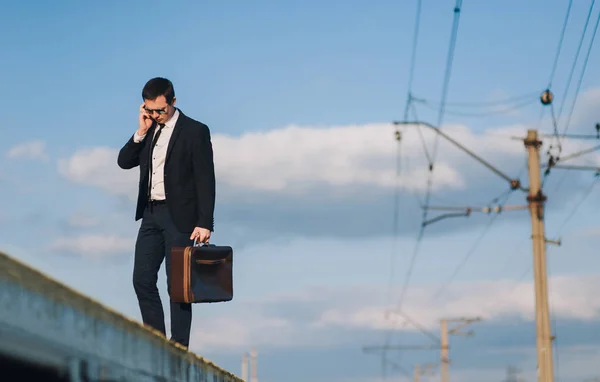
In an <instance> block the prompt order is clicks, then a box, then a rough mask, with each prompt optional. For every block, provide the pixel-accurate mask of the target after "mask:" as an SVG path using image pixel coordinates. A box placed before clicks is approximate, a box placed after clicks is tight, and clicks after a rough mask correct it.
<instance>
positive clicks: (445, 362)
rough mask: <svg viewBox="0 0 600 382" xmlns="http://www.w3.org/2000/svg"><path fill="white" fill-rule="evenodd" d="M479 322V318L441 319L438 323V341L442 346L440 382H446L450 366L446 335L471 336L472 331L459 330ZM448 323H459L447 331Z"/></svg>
mask: <svg viewBox="0 0 600 382" xmlns="http://www.w3.org/2000/svg"><path fill="white" fill-rule="evenodd" d="M477 321H481V318H480V317H474V318H443V319H442V320H441V322H440V332H441V333H440V339H441V344H442V346H441V347H442V352H441V353H442V354H441V366H440V377H441V379H442V382H448V381H449V379H448V378H449V376H448V374H449V373H448V369H449V366H450V357H449V354H448V353H449V350H450V346H449V344H448V335H449V334H453V335H456V336H472V335H473V331H468V332H461V331H460V330H461V329H463V328H464V327H466V326H467V325H470V324H471V323H473V322H477ZM450 322H459V323H460V324H459V325H457V326H456V327H454V328H452V329H450V330H448V323H450Z"/></svg>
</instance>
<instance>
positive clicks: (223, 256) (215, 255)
mask: <svg viewBox="0 0 600 382" xmlns="http://www.w3.org/2000/svg"><path fill="white" fill-rule="evenodd" d="M170 299H171V301H173V302H189V303H210V302H224V301H231V300H232V299H233V249H232V248H231V247H229V246H217V245H214V244H204V245H202V246H199V245H196V242H194V245H193V246H189V247H173V248H171V286H170Z"/></svg>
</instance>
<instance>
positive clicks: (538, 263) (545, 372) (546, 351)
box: [524, 130, 554, 382]
mask: <svg viewBox="0 0 600 382" xmlns="http://www.w3.org/2000/svg"><path fill="white" fill-rule="evenodd" d="M524 142H525V147H526V148H527V154H528V163H529V194H528V196H527V201H528V203H529V211H530V214H531V238H532V241H533V275H534V284H535V324H536V332H537V359H538V381H539V382H554V370H553V365H552V333H551V331H550V313H549V309H548V278H547V274H546V234H545V230H544V202H545V201H546V196H545V195H544V194H543V192H542V182H541V166H540V152H539V150H540V146H541V144H542V142H541V141H540V140H539V139H538V133H537V130H528V131H527V137H526V138H525V140H524Z"/></svg>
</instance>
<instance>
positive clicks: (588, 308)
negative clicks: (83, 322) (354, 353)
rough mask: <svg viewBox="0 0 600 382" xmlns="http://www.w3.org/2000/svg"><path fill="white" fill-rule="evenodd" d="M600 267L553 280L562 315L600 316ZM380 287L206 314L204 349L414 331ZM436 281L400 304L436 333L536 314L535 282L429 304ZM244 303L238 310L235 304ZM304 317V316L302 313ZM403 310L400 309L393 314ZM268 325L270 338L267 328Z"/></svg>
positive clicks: (453, 290) (452, 293)
mask: <svg viewBox="0 0 600 382" xmlns="http://www.w3.org/2000/svg"><path fill="white" fill-rule="evenodd" d="M599 282H600V274H598V275H594V276H585V277H556V278H552V279H551V280H550V283H551V284H550V285H551V288H552V297H553V299H552V303H553V308H554V314H555V315H556V317H558V318H559V319H565V318H566V319H576V320H584V321H589V320H595V319H598V318H600V295H598V293H597V292H596V289H597V285H598V283H599ZM382 289H383V288H381V289H378V288H375V287H364V286H362V287H358V286H357V287H355V288H350V289H343V290H324V289H321V290H310V291H301V292H300V293H298V294H294V295H281V296H277V297H271V298H269V299H265V300H264V301H254V302H244V303H238V304H236V305H235V307H231V308H230V309H234V311H233V312H232V311H229V310H228V313H227V315H224V316H221V315H217V316H212V317H206V318H203V322H202V325H201V326H200V327H199V328H198V329H197V330H195V332H194V338H195V339H194V341H193V342H194V343H196V344H198V345H197V346H199V350H203V349H209V350H213V351H214V350H215V349H223V350H225V349H226V350H227V351H234V349H244V348H248V347H250V346H259V347H260V346H264V347H269V348H272V347H275V348H278V347H297V346H302V345H310V346H314V347H322V346H331V345H333V344H337V345H341V343H340V342H342V343H343V342H344V341H347V340H349V339H348V338H344V336H343V335H340V332H345V333H350V332H356V331H373V330H384V329H389V328H392V327H393V328H395V329H397V330H404V331H413V332H414V331H416V330H417V328H416V327H415V326H413V325H411V324H409V323H406V322H404V323H403V322H402V321H404V320H403V319H398V320H397V319H393V317H392V319H386V311H388V310H389V308H388V307H386V306H384V305H383V304H380V303H378V302H377V301H374V298H373V296H377V295H378V293H381V290H382ZM432 295H433V288H429V287H428V288H419V289H418V288H413V289H412V290H411V292H410V293H409V295H407V299H406V302H405V305H404V307H403V311H404V312H405V313H406V314H407V315H408V316H409V317H410V319H412V320H415V321H417V322H418V323H419V324H420V325H421V326H423V327H425V328H428V329H430V330H432V331H433V332H437V331H438V330H439V319H440V318H441V317H454V316H456V312H460V315H461V316H479V317H482V318H483V320H484V321H483V323H484V324H485V323H486V322H490V321H498V320H504V319H506V318H510V317H513V318H520V319H524V320H528V321H532V320H533V319H534V308H535V304H534V298H533V296H534V292H533V286H532V283H531V282H522V283H518V284H516V283H515V282H513V281H496V282H474V283H467V284H462V285H454V286H450V287H449V292H448V293H447V294H446V295H445V297H444V299H443V300H440V301H437V302H436V303H435V304H433V303H431V297H432ZM237 309H240V310H237ZM300 317H302V318H300ZM395 317H400V316H395ZM265 332H269V333H270V336H269V337H268V338H267V337H266V336H265V335H264V333H265Z"/></svg>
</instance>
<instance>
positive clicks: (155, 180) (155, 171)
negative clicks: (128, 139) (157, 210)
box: [133, 109, 179, 200]
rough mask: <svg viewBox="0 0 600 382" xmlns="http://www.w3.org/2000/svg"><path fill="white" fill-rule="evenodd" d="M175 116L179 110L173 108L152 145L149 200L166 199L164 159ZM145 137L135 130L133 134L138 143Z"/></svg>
mask: <svg viewBox="0 0 600 382" xmlns="http://www.w3.org/2000/svg"><path fill="white" fill-rule="evenodd" d="M177 118H179V110H177V109H175V113H174V114H173V116H172V117H171V119H169V120H168V121H167V122H166V123H165V126H164V127H163V128H162V131H161V133H160V137H158V141H157V142H156V146H154V151H153V154H152V187H151V188H150V200H165V199H166V197H165V182H164V173H165V159H166V157H167V147H168V145H169V140H170V139H171V135H172V134H173V129H174V128H175V123H177ZM157 132H158V128H157V129H156V130H154V134H156V133H157ZM145 137H146V135H144V136H140V135H138V133H137V131H136V132H135V134H134V135H133V141H134V142H136V143H139V142H141V141H143V140H144V138H145ZM153 138H154V137H153Z"/></svg>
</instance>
